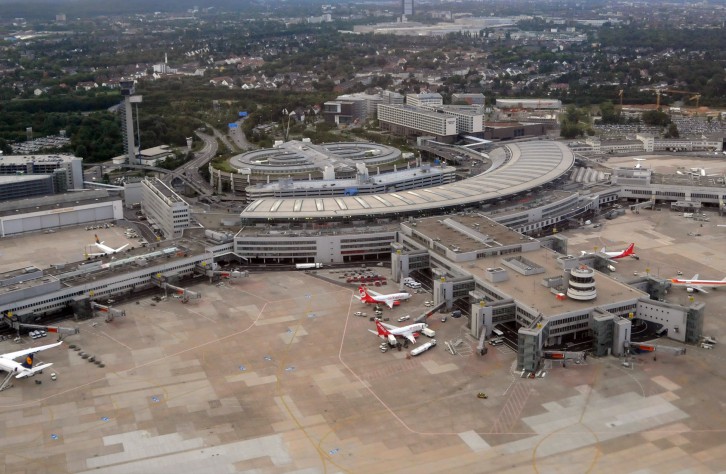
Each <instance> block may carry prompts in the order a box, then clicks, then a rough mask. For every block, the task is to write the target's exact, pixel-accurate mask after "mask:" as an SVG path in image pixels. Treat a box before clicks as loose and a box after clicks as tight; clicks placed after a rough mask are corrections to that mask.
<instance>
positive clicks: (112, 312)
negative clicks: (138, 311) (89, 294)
mask: <svg viewBox="0 0 726 474" xmlns="http://www.w3.org/2000/svg"><path fill="white" fill-rule="evenodd" d="M91 309H92V310H93V311H94V312H99V313H105V314H106V322H107V323H110V322H111V321H113V320H114V318H121V317H123V316H126V311H124V310H123V309H116V308H112V307H110V306H106V305H103V304H100V303H96V302H95V301H91Z"/></svg>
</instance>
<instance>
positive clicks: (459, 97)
mask: <svg viewBox="0 0 726 474" xmlns="http://www.w3.org/2000/svg"><path fill="white" fill-rule="evenodd" d="M451 102H452V103H454V104H456V103H466V104H467V105H484V94H481V93H478V94H462V93H459V94H451Z"/></svg>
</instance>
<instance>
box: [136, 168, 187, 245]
mask: <svg viewBox="0 0 726 474" xmlns="http://www.w3.org/2000/svg"><path fill="white" fill-rule="evenodd" d="M141 194H142V199H141V208H142V209H143V210H144V213H145V214H146V216H147V218H148V219H149V223H150V224H151V225H152V227H154V228H155V230H159V231H161V232H163V234H164V235H165V236H166V237H167V238H170V239H176V238H179V237H181V236H182V233H183V231H184V229H186V228H188V227H189V223H190V218H189V217H190V212H189V204H188V203H187V202H186V201H185V200H184V199H182V198H181V196H179V195H178V194H177V193H175V192H174V191H173V190H172V189H171V188H169V187H168V186H167V185H166V184H164V183H163V182H162V181H161V180H159V179H158V178H154V179H148V178H147V179H145V180H143V181H142V182H141Z"/></svg>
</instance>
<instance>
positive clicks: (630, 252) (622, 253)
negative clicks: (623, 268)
mask: <svg viewBox="0 0 726 474" xmlns="http://www.w3.org/2000/svg"><path fill="white" fill-rule="evenodd" d="M591 253H592V252H586V251H584V250H583V251H582V255H590V254H591ZM597 253H602V254H605V255H607V256H608V257H609V258H610V259H613V260H616V259H618V258H623V257H635V258H637V257H636V255H635V243H632V244H630V245H628V248H626V249H625V250H616V251H614V252H608V251H606V250H605V247H603V248H602V249H600V252H597Z"/></svg>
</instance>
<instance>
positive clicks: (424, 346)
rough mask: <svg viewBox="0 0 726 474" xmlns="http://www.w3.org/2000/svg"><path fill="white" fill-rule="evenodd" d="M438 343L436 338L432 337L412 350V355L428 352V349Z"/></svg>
mask: <svg viewBox="0 0 726 474" xmlns="http://www.w3.org/2000/svg"><path fill="white" fill-rule="evenodd" d="M435 345H436V339H431V341H429V342H427V343H426V344H421V345H420V346H418V347H417V348H415V349H414V350H412V351H411V355H412V356H417V355H419V354H421V353H422V352H426V351H427V350H429V349H431V348H432V347H434V346H435Z"/></svg>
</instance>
